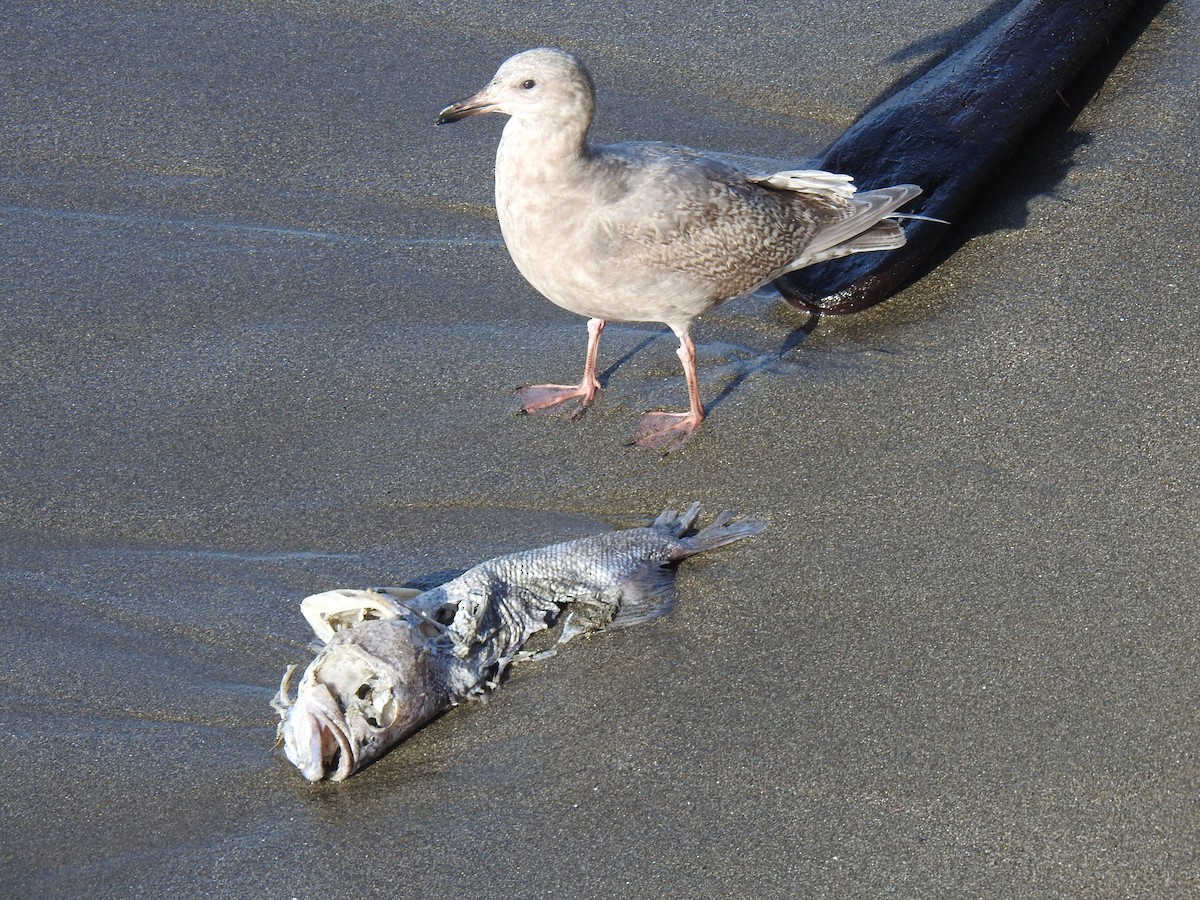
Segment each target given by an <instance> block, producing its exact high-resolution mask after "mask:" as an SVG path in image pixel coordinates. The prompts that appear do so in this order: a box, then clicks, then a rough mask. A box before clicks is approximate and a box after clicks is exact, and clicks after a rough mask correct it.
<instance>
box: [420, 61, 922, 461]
mask: <svg viewBox="0 0 1200 900" xmlns="http://www.w3.org/2000/svg"><path fill="white" fill-rule="evenodd" d="M595 104H596V90H595V87H594V85H593V82H592V77H591V75H590V74H589V73H588V70H587V69H586V68H585V67H584V65H583V62H582V61H581V60H580V59H579V58H578V57H577V56H575V55H574V54H572V53H569V52H567V51H565V50H559V49H556V48H550V47H542V48H538V49H535V50H526V51H525V52H523V53H518V54H517V55H516V56H513V57H511V58H509V59H508V60H506V61H505V62H504V63H503V64H502V65H501V66H500V68H499V70H498V71H497V72H496V75H495V77H494V78H493V79H492V80H491V82H490V83H489V84H487V85H486V86H485V87H484V88H483V89H482V90H480V91H478V92H477V93H475V94H472V95H471V96H469V97H465V98H464V99H462V100H458V101H457V102H455V103H452V104H450V105H449V106H447V107H446V108H445V109H443V110H442V111H441V113H440V114H439V115H438V118H437V123H438V124H439V125H441V124H445V123H448V122H456V121H458V120H460V119H465V118H467V117H468V116H475V115H479V114H481V113H501V114H504V115H507V116H508V117H509V119H508V122H507V123H506V124H505V126H504V131H503V134H502V136H501V138H500V145H499V148H498V149H497V151H496V213H497V217H498V218H499V220H500V231H501V233H502V234H503V236H504V243H505V244H506V245H507V247H508V252H509V254H510V255H511V256H512V259H513V262H514V263H515V264H516V266H517V269H518V270H519V271H520V272H521V274H522V275H523V276H524V277H525V279H526V280H527V281H528V282H529V283H530V284H531V285H533V287H534V288H536V289H537V291H538V292H539V293H541V294H543V295H544V296H545V297H546V298H547V299H549V300H550V301H551V302H552V303H554V304H556V305H558V306H561V307H563V308H564V309H568V310H570V311H571V312H574V313H577V314H579V315H581V316H586V317H587V318H588V323H587V329H588V346H587V354H586V359H585V363H584V369H583V378H582V380H581V381H580V382H579V384H575V385H562V384H539V385H532V386H529V387H525V388H522V389H521V390H520V392H519V395H520V398H521V402H522V408H523V409H524V411H525V412H527V413H552V414H569V415H572V416H574V415H578V414H579V413H580V412H582V411H583V410H584V409H586V407H588V406H589V405H590V404H591V403H592V401H593V399H594V398H595V396H596V392H597V391H598V390H599V389H600V387H601V385H600V382H599V380H598V379H597V377H596V359H597V355H598V353H599V349H600V335H601V332H603V330H604V325H605V323H606V322H608V321H610V320H616V321H622V322H661V323H663V324H665V325H666V326H667V327H669V328H670V329H671V330H672V331H673V332H674V333H675V336H676V337H677V338H678V339H679V350H678V351H677V353H678V355H679V359H680V362H682V364H683V371H684V375H685V377H686V379H687V388H688V404H689V408H688V411H687V412H686V413H678V412H667V411H662V410H652V411H650V412H647V413H646V414H645V415H643V416H642V418H641V420H640V421H639V423H638V426H637V430H636V432H635V441H636V443H638V444H639V445H641V446H644V447H648V448H650V449H653V450H657V451H660V452H663V453H667V452H670V451H672V450H675V449H677V448H678V447H680V446H682V445H683V443H684V442H685V441H687V440H688V438H689V437H690V436H691V435H692V434H693V432H694V431H695V430H696V427H697V426H698V425H699V424H700V423H701V421H703V419H704V405H703V403H702V401H701V399H700V385H699V381H698V378H697V374H696V346H695V344H694V343H693V341H692V338H691V336H690V334H689V330H690V328H691V325H692V322H693V320H695V319H696V317H697V316H700V315H701V314H703V313H705V312H707V311H708V310H710V309H712V308H713V307H714V306H716V305H717V304H719V303H722V302H723V301H725V300H729V299H731V298H733V297H738V296H741V295H743V294H748V293H750V292H752V291H754V290H756V289H757V288H759V287H762V286H763V285H765V284H769V283H770V282H772V281H774V280H775V279H777V278H779V277H780V276H781V275H784V274H785V273H787V272H792V271H795V270H796V269H800V268H803V267H804V266H810V265H813V264H814V263H819V262H824V261H825V260H829V259H836V258H837V257H841V256H847V255H849V254H851V253H862V252H866V251H877V250H891V249H894V248H896V247H900V246H903V244H904V231H903V229H902V228H901V227H900V226H899V225H898V224H897V223H896V221H895V219H896V218H902V217H903V216H902V215H901V214H898V213H896V210H897V209H899V208H900V207H901V206H903V205H904V204H905V203H907V202H908V201H909V200H911V199H912V198H914V197H916V196H917V195H918V194H920V193H921V189H920V188H919V187H917V186H916V185H911V184H904V185H897V186H895V187H888V188H882V189H879V190H872V191H864V192H859V191H857V190H856V188H855V186H854V183H853V179H852V178H851V177H850V176H848V175H838V174H834V173H830V172H821V171H813V170H796V171H786V172H776V173H775V174H773V175H759V174H752V173H749V172H745V171H743V170H741V169H739V168H736V167H734V166H733V165H730V164H728V163H726V162H723V161H721V160H720V159H717V158H715V157H714V156H710V155H705V154H704V153H701V152H699V151H696V150H692V149H690V148H688V147H681V146H676V145H673V144H665V143H658V142H627V143H619V144H608V145H604V146H598V145H595V144H592V143H591V142H590V141H589V140H588V132H589V130H590V129H591V126H592V118H593V113H594V111H595Z"/></svg>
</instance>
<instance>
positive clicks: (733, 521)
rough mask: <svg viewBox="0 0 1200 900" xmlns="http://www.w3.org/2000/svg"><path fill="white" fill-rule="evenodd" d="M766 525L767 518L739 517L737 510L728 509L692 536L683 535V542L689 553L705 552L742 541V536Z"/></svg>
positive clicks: (749, 534) (748, 535)
mask: <svg viewBox="0 0 1200 900" xmlns="http://www.w3.org/2000/svg"><path fill="white" fill-rule="evenodd" d="M690 511H691V510H689V512H690ZM766 527H767V523H766V520H765V519H759V518H756V517H755V516H746V517H744V518H740V519H739V518H738V512H737V510H734V509H727V510H724V511H722V512H721V514H720V515H718V516H717V517H716V518H715V519H714V520H713V522H712V524H711V525H709V526H707V527H706V528H702V529H700V530H699V531H698V532H696V533H695V534H693V535H691V536H690V537H681V543H682V544H683V545H684V547H685V548H686V549H687V552H688V553H689V554H690V553H703V552H704V551H705V550H713V549H715V548H717V547H723V546H725V545H726V544H732V543H733V542H734V541H740V540H741V539H742V538H746V537H750V536H751V535H752V534H758V533H759V532H760V531H762V530H763V529H764V528H766Z"/></svg>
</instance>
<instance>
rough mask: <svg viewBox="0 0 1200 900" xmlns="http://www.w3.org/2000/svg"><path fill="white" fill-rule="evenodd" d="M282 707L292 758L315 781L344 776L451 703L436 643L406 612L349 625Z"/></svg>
mask: <svg viewBox="0 0 1200 900" xmlns="http://www.w3.org/2000/svg"><path fill="white" fill-rule="evenodd" d="M290 674H291V670H289V673H288V675H285V676H284V683H283V685H282V686H281V688H280V697H279V698H278V699H279V702H278V703H277V704H276V708H277V709H278V710H279V713H280V719H281V721H280V723H279V735H280V737H281V738H282V741H283V750H284V753H285V754H286V756H287V758H288V759H289V760H290V761H291V762H292V764H293V765H294V766H296V768H297V769H299V770H300V773H301V774H302V775H303V776H304V777H305V778H307V779H308V780H309V781H321V780H323V779H328V780H330V781H344V780H345V779H346V778H349V777H350V776H351V775H353V774H354V773H355V772H357V771H359V770H360V769H362V768H364V767H365V766H367V765H369V764H370V763H371V762H373V761H374V760H375V759H377V758H379V757H380V756H382V755H383V754H384V753H385V752H386V751H387V750H388V749H389V748H391V747H392V746H393V745H395V744H396V743H398V742H399V741H401V740H403V739H404V738H405V737H407V736H408V735H409V734H411V733H412V732H413V731H415V730H416V729H417V728H419V727H420V726H421V725H423V724H424V723H425V722H427V721H428V720H429V719H431V718H433V717H434V716H435V715H437V714H438V713H439V712H440V711H441V710H442V709H444V708H445V707H446V706H448V705H449V699H448V696H449V695H448V692H447V691H446V690H445V689H444V687H443V686H442V680H441V679H440V678H439V677H438V661H437V653H436V651H435V650H434V649H433V648H432V647H431V646H430V645H429V643H428V642H427V640H426V639H425V638H424V637H423V636H422V635H421V633H420V631H419V630H416V629H414V628H412V627H411V625H409V624H408V623H407V622H405V621H404V620H399V619H385V620H371V621H366V622H362V623H360V624H358V625H355V626H354V627H353V628H345V629H342V630H340V631H338V632H337V633H336V634H334V635H333V637H332V639H331V640H330V641H329V643H328V644H327V645H326V646H325V647H324V648H323V649H322V650H321V652H320V653H318V654H317V656H316V658H315V659H313V661H312V662H311V663H310V664H309V666H308V668H307V669H305V671H304V675H303V677H302V678H301V679H300V683H299V685H298V686H297V689H296V698H295V700H290V699H289V698H288V681H289V676H290Z"/></svg>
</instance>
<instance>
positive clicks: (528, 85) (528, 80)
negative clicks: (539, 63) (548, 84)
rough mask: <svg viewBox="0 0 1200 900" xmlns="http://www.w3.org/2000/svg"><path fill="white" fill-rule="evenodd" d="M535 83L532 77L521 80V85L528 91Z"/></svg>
mask: <svg viewBox="0 0 1200 900" xmlns="http://www.w3.org/2000/svg"><path fill="white" fill-rule="evenodd" d="M536 84H537V82H536V81H534V80H533V79H532V78H526V79H525V80H524V81H522V82H521V87H523V88H524V89H525V90H527V91H528V90H530V89H531V88H532V87H533V86H534V85H536Z"/></svg>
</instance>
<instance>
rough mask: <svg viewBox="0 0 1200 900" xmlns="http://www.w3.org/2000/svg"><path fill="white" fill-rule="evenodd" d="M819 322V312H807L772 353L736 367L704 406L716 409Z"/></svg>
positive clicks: (788, 350) (798, 343)
mask: <svg viewBox="0 0 1200 900" xmlns="http://www.w3.org/2000/svg"><path fill="white" fill-rule="evenodd" d="M820 324H821V314H820V313H819V312H813V313H809V315H808V320H807V321H806V322H805V323H804V324H803V325H801V326H800V327H798V328H795V329H793V330H792V331H790V332H788V334H787V336H786V337H785V338H784V340H783V343H782V344H781V345H780V346H779V349H778V350H776V351H775V352H774V353H764V354H762V355H761V356H755V357H752V358H750V359H748V360H746V361H745V362H744V363H743V364H742V365H740V366H739V367H738V368H739V371H738V373H737V374H736V375H735V376H733V378H731V379H729V381H728V382H726V384H725V386H724V387H723V388H721V390H720V392H719V393H718V394H717V395H716V396H715V397H713V398H712V399H710V400H706V401H705V404H704V405H705V407H706V408H707V409H709V410H713V409H716V408H717V407H718V406H720V405H721V404H722V403H724V402H725V400H726V399H728V398H729V397H730V396H731V395H732V394H733V393H734V391H736V390H737V389H738V388H740V387H741V386H742V384H743V383H745V381H746V379H748V378H750V377H751V376H752V375H755V374H757V373H758V372H761V371H763V370H764V369H769V368H770V367H771V366H773V365H775V364H776V363H777V362H779V361H780V360H781V359H783V358H784V357H785V356H786V355H787V354H788V353H790V352H791V351H792V350H795V349H796V348H797V347H799V346H800V345H801V344H802V343H804V341H805V340H807V338H808V336H809V335H811V334H812V333H813V332H814V331H816V330H817V326H818V325H820Z"/></svg>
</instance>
